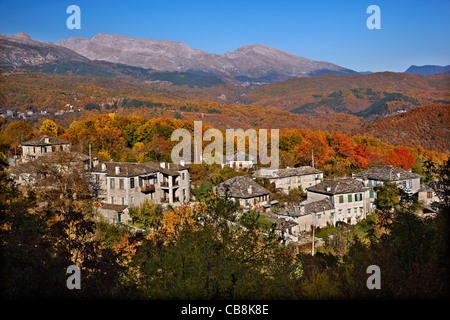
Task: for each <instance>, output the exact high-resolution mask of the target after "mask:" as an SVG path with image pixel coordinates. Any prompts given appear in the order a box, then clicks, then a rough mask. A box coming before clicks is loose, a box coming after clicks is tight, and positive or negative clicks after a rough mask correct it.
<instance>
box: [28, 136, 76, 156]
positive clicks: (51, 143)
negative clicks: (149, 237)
mask: <svg viewBox="0 0 450 320" xmlns="http://www.w3.org/2000/svg"><path fill="white" fill-rule="evenodd" d="M20 146H21V147H22V162H27V161H32V160H36V159H37V158H38V157H40V156H42V155H45V154H48V153H52V152H57V151H66V152H69V151H70V148H71V144H70V142H69V141H66V140H62V139H59V138H56V137H52V136H47V135H43V136H39V137H37V138H34V139H31V140H29V141H26V142H22V144H21V145H20Z"/></svg>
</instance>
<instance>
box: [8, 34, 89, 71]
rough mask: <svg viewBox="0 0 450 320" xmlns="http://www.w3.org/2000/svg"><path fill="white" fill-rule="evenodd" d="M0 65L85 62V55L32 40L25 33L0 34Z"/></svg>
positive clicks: (15, 65) (18, 65)
mask: <svg viewBox="0 0 450 320" xmlns="http://www.w3.org/2000/svg"><path fill="white" fill-rule="evenodd" d="M0 49H1V50H0V67H5V66H6V67H20V66H26V65H38V64H43V63H53V62H67V61H77V62H87V61H89V59H87V58H86V57H84V56H82V55H80V54H78V53H76V52H74V51H72V50H69V49H67V48H64V47H61V46H58V45H55V44H53V43H50V42H44V41H34V40H32V39H31V38H30V36H29V35H28V34H26V33H18V34H15V35H11V36H5V35H0Z"/></svg>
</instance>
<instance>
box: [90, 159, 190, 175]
mask: <svg viewBox="0 0 450 320" xmlns="http://www.w3.org/2000/svg"><path fill="white" fill-rule="evenodd" d="M103 164H104V165H106V171H103V170H102V168H103V166H102V163H99V164H97V165H96V166H94V167H93V168H92V169H91V172H106V175H107V176H116V177H135V176H139V175H146V174H153V173H157V172H162V173H165V174H168V175H172V176H176V175H179V174H180V173H179V172H178V171H179V170H189V168H188V167H186V166H182V165H179V164H174V163H165V168H162V167H161V164H160V163H159V162H143V163H134V162H104V163H103ZM116 167H119V168H120V172H119V173H116Z"/></svg>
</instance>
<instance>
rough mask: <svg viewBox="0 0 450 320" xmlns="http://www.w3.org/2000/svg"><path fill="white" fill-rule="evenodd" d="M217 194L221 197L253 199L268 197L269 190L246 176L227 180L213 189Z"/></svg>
mask: <svg viewBox="0 0 450 320" xmlns="http://www.w3.org/2000/svg"><path fill="white" fill-rule="evenodd" d="M215 190H216V192H217V194H218V195H219V196H221V197H224V196H228V197H232V198H242V199H246V198H253V197H258V196H262V195H268V194H269V193H270V191H269V190H267V189H266V188H264V187H263V186H261V185H259V184H258V183H256V182H255V181H253V179H252V178H250V177H248V176H237V177H234V178H231V179H228V180H226V181H224V182H222V183H220V184H219V185H217V186H216V187H215Z"/></svg>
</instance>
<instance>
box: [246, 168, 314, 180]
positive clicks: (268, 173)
mask: <svg viewBox="0 0 450 320" xmlns="http://www.w3.org/2000/svg"><path fill="white" fill-rule="evenodd" d="M320 173H323V172H322V171H320V170H317V169H316V168H313V167H310V166H304V167H297V168H285V169H275V170H268V169H261V170H258V171H257V172H255V174H254V177H257V178H268V179H273V178H285V177H294V176H304V175H310V174H320Z"/></svg>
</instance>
